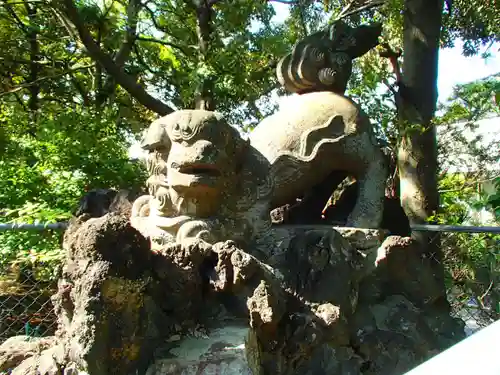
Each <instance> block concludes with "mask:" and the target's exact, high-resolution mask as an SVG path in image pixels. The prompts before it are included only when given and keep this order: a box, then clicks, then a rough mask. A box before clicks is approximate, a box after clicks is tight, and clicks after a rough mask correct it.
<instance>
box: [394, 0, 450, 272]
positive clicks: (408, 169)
mask: <svg viewBox="0 0 500 375" xmlns="http://www.w3.org/2000/svg"><path fill="white" fill-rule="evenodd" d="M442 8H443V0H406V1H405V10H404V31H403V34H404V40H403V47H404V60H403V75H402V82H401V87H400V93H401V107H400V118H401V120H402V121H401V126H402V133H403V134H402V140H401V143H400V144H399V148H398V168H399V178H400V189H401V204H402V206H403V209H404V210H405V212H406V215H407V216H408V218H409V219H410V223H412V224H423V223H427V222H428V219H429V218H430V217H431V216H433V215H435V214H436V213H437V211H438V208H439V193H438V187H437V170H438V162H437V143H436V129H435V126H434V125H433V124H432V118H433V117H434V113H435V110H436V103H437V71H438V53H439V38H440V30H441V12H442ZM414 237H415V238H416V240H417V241H418V242H419V243H420V245H421V246H423V248H424V249H425V250H426V254H427V255H428V256H430V257H433V258H435V261H436V265H437V268H436V272H437V273H436V276H439V277H442V266H441V265H440V263H441V256H440V250H439V241H438V239H437V237H436V236H435V234H433V233H428V232H414Z"/></svg>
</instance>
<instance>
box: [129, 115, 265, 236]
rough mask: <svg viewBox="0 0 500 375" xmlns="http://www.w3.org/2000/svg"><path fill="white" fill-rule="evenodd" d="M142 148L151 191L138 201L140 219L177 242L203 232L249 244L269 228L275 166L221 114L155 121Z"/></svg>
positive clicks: (170, 117) (177, 116)
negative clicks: (271, 175)
mask: <svg viewBox="0 0 500 375" xmlns="http://www.w3.org/2000/svg"><path fill="white" fill-rule="evenodd" d="M142 148H143V149H145V150H147V151H148V152H149V154H148V157H147V168H148V173H149V179H148V181H147V185H148V189H149V192H150V196H149V197H148V198H146V199H144V198H143V197H141V198H139V199H138V200H137V201H136V204H135V206H136V207H135V210H134V209H133V213H132V216H133V217H134V216H143V217H144V216H147V217H148V218H149V220H150V221H152V222H154V224H155V226H156V227H158V228H161V229H162V230H164V231H167V232H169V233H170V234H171V235H172V236H174V237H175V238H176V240H177V242H179V241H182V240H183V239H184V238H186V237H197V236H200V235H201V234H203V236H204V237H203V239H206V240H210V242H212V241H216V240H217V241H220V240H230V239H231V240H236V241H238V240H240V241H244V242H248V241H249V240H251V239H252V238H253V237H254V236H255V235H256V234H257V232H259V231H262V230H264V228H267V227H268V225H270V218H269V211H270V208H269V198H270V195H271V192H272V188H273V183H272V179H271V178H270V176H269V163H268V162H267V160H266V159H265V158H264V157H263V156H262V155H261V154H260V153H259V152H258V151H256V150H255V149H254V148H253V147H252V146H251V145H250V144H249V143H248V142H247V141H245V140H244V139H243V138H242V137H241V136H240V134H239V132H238V131H237V130H236V129H234V128H233V127H231V126H230V125H229V124H228V123H227V122H226V121H224V119H223V118H222V116H221V115H219V114H217V113H215V112H210V111H205V110H180V111H177V112H174V113H172V114H169V115H167V116H165V117H162V118H160V119H158V120H155V121H154V122H153V123H152V124H151V125H150V127H149V128H148V129H147V131H146V133H145V136H144V139H143V141H142ZM141 199H142V200H141ZM141 202H142V203H141ZM145 202H147V210H144V207H143V206H144V203H145Z"/></svg>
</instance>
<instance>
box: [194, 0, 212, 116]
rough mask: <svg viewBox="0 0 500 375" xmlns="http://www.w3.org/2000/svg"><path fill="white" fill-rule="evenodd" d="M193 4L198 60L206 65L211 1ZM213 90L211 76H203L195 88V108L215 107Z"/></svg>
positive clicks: (210, 109) (210, 30)
mask: <svg viewBox="0 0 500 375" xmlns="http://www.w3.org/2000/svg"><path fill="white" fill-rule="evenodd" d="M193 4H194V5H195V7H196V18H197V24H196V35H197V36H198V47H199V51H200V60H201V61H202V62H203V63H204V64H205V65H208V60H209V57H208V53H209V48H210V38H211V34H212V13H213V10H212V2H210V1H209V0H197V1H194V2H193ZM213 91H214V81H213V78H212V77H205V78H204V79H203V80H202V81H201V82H200V84H199V85H198V87H197V88H196V101H195V108H196V109H206V110H208V111H213V110H214V109H215V102H214V97H213Z"/></svg>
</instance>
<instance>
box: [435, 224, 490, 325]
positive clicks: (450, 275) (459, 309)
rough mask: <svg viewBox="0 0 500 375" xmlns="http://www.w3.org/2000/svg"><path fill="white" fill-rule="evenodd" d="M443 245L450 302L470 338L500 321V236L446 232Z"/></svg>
mask: <svg viewBox="0 0 500 375" xmlns="http://www.w3.org/2000/svg"><path fill="white" fill-rule="evenodd" d="M435 238H436V240H439V241H440V243H441V250H442V252H443V262H444V269H445V277H446V286H447V293H448V301H449V303H450V305H451V308H452V314H453V315H454V316H456V317H459V318H461V319H462V320H464V322H465V324H466V327H465V331H466V334H468V335H470V334H472V333H474V332H475V331H477V330H479V329H481V328H483V327H486V326H487V325H489V324H491V323H493V322H494V321H496V320H498V319H500V233H485V232H478V233H457V232H446V233H440V234H436V235H435Z"/></svg>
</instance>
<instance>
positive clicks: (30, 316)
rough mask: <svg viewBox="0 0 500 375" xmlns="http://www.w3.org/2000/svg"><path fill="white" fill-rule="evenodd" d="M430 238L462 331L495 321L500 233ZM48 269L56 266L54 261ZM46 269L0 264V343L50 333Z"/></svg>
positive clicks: (52, 320) (51, 286)
mask: <svg viewBox="0 0 500 375" xmlns="http://www.w3.org/2000/svg"><path fill="white" fill-rule="evenodd" d="M432 238H433V240H434V241H439V242H440V244H441V249H442V252H443V262H444V268H445V275H446V280H445V282H446V286H447V291H448V299H449V302H450V305H451V308H452V314H453V315H454V316H456V317H459V318H461V319H463V320H464V322H465V323H466V328H465V330H466V333H467V334H471V333H473V332H475V331H477V330H478V329H481V328H483V327H485V326H487V325H489V324H491V323H492V322H494V321H495V320H497V319H499V318H500V234H498V233H484V232H482V233H481V232H480V233H470V232H469V233H467V232H466V233H457V232H444V233H433V234H432ZM1 247H2V244H1V243H0V250H1ZM1 260H2V259H0V261H1ZM49 267H51V268H54V264H53V262H52V263H51V264H50V266H49ZM46 268H47V267H46V266H45V265H44V264H43V263H39V262H38V263H36V262H26V261H19V260H12V261H7V262H6V261H2V262H0V343H1V342H3V341H4V340H5V339H7V338H9V337H11V336H16V335H28V336H38V337H42V336H49V335H52V334H53V333H54V331H55V329H56V325H57V323H56V316H55V313H54V310H53V305H52V302H51V299H50V297H51V295H53V294H54V293H55V290H56V277H49V278H47V277H46V272H45V273H44V271H46ZM40 271H42V272H40ZM40 275H41V276H40Z"/></svg>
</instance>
